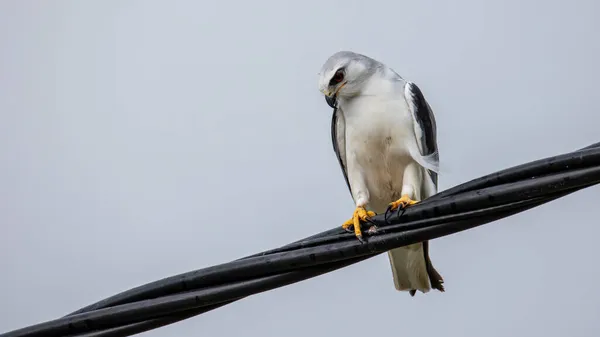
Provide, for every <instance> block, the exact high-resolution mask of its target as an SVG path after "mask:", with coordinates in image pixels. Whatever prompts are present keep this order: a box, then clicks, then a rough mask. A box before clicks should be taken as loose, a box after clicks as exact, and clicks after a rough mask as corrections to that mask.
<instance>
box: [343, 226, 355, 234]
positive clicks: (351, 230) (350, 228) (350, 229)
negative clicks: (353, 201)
mask: <svg viewBox="0 0 600 337" xmlns="http://www.w3.org/2000/svg"><path fill="white" fill-rule="evenodd" d="M344 230H345V231H346V232H348V233H354V226H350V227H348V228H344Z"/></svg>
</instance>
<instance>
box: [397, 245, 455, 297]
mask: <svg viewBox="0 0 600 337" xmlns="http://www.w3.org/2000/svg"><path fill="white" fill-rule="evenodd" d="M388 257H389V259H390V265H391V267H392V275H393V276H394V286H395V287H396V290H399V291H409V292H410V295H411V296H414V295H415V293H416V291H417V290H419V291H420V292H422V293H426V292H428V291H429V290H431V288H434V289H437V290H439V291H444V286H443V285H442V283H443V282H444V280H443V279H442V276H441V275H440V274H439V273H438V272H437V271H436V270H435V268H434V267H433V265H432V264H431V260H430V259H429V242H427V241H425V242H420V243H415V244H412V245H409V246H404V247H400V248H395V249H392V250H390V251H388Z"/></svg>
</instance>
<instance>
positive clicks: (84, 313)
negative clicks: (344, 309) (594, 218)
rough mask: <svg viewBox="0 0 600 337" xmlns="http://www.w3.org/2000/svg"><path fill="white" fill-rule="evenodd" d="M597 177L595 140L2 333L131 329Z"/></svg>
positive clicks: (502, 213) (520, 206)
mask: <svg viewBox="0 0 600 337" xmlns="http://www.w3.org/2000/svg"><path fill="white" fill-rule="evenodd" d="M599 182H600V143H597V144H594V145H591V146H589V147H587V148H584V149H581V150H578V151H574V152H572V153H568V154H565V155H561V156H556V157H552V158H547V159H543V160H538V161H535V162H532V163H528V164H524V165H519V166H517V167H514V168H510V169H507V170H503V171H500V172H497V173H494V174H490V175H487V176H485V177H482V178H479V179H475V180H473V181H470V182H468V183H465V184H461V185H459V186H456V187H454V188H451V189H449V190H446V191H442V192H440V193H438V194H436V195H434V196H432V197H430V198H428V199H426V200H424V201H422V202H420V203H418V204H416V205H413V206H411V207H409V208H407V209H406V210H405V211H404V212H403V213H402V214H401V215H398V214H393V215H391V216H388V221H389V224H387V223H386V222H385V220H384V215H383V214H380V215H378V216H376V217H374V218H373V221H374V222H375V223H376V224H377V226H378V231H377V233H376V234H375V235H372V236H369V235H367V236H366V238H365V239H366V241H367V242H366V243H364V244H361V243H360V242H358V241H357V240H356V238H355V237H354V235H353V234H352V233H347V232H345V231H344V230H342V229H341V227H339V226H338V227H336V228H334V229H331V230H328V231H325V232H322V233H320V234H317V235H313V236H311V237H308V238H305V239H303V240H300V241H297V242H294V243H291V244H289V245H286V246H284V247H281V248H278V249H273V250H270V251H266V252H262V253H259V254H255V255H251V256H248V257H245V258H242V259H239V260H235V261H232V262H229V263H225V264H221V265H217V266H212V267H208V268H204V269H201V270H196V271H192V272H189V273H185V274H180V275H176V276H173V277H169V278H166V279H163V280H159V281H156V282H152V283H149V284H146V285H143V286H140V287H137V288H134V289H131V290H128V291H125V292H122V293H120V294H117V295H115V296H112V297H109V298H107V299H105V300H102V301H100V302H97V303H94V304H92V305H90V306H87V307H85V308H82V309H80V310H78V311H76V312H74V313H71V314H69V315H67V316H65V317H62V318H59V319H56V320H53V321H49V322H45V323H41V324H37V325H33V326H30V327H27V328H23V329H19V330H15V331H12V332H9V333H6V334H3V335H0V336H2V337H24V336H28V337H32V336H44V337H46V336H94V337H100V336H102V337H108V336H129V335H132V334H135V333H139V332H142V331H147V330H150V329H153V328H156V327H159V326H164V325H166V324H171V323H173V322H176V321H180V320H182V319H186V318H189V317H192V316H195V315H198V314H201V313H203V312H207V311H210V310H213V309H216V308H218V307H221V306H223V305H225V304H229V303H231V302H234V301H236V300H238V299H241V298H244V297H247V296H250V295H253V294H256V293H259V292H263V291H267V290H270V289H274V288H277V287H281V286H284V285H288V284H292V283H295V282H298V281H301V280H304V279H307V278H311V277H315V276H318V275H321V274H323V273H327V272H330V271H333V270H336V269H339V268H343V267H345V266H348V265H350V264H353V263H357V262H359V261H362V260H365V259H368V258H370V257H373V256H375V255H377V254H380V253H383V252H386V251H388V250H390V249H392V248H396V247H400V246H405V245H408V244H412V243H416V242H421V241H424V240H430V239H434V238H437V237H440V236H444V235H449V234H452V233H456V232H459V231H463V230H466V229H469V228H473V227H476V226H480V225H482V224H485V223H488V222H491V221H495V220H497V219H500V218H503V217H507V216H510V215H512V214H516V213H519V212H522V211H524V210H527V209H530V208H532V207H536V206H538V205H541V204H543V203H546V202H548V201H551V200H554V199H556V198H560V197H562V196H565V195H567V194H570V193H573V192H575V191H577V190H579V189H582V188H585V187H588V186H592V185H595V184H597V183H599ZM365 234H366V233H365Z"/></svg>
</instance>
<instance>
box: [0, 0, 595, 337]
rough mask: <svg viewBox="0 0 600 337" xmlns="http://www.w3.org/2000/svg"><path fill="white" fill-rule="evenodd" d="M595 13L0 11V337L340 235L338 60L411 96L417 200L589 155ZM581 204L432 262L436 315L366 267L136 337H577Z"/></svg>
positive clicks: (568, 203)
mask: <svg viewBox="0 0 600 337" xmlns="http://www.w3.org/2000/svg"><path fill="white" fill-rule="evenodd" d="M599 7H600V5H599V4H598V2H597V1H593V0H589V1H575V0H573V1H568V2H561V1H553V0H546V1H542V0H537V1H524V0H520V1H516V0H510V1H506V0H504V1H500V0H492V1H476V0H471V1H468V0H462V1H461V0H459V1H456V2H442V1H430V0H421V1H405V0H401V1H392V0H389V1H369V2H367V1H363V2H358V1H348V0H346V1H334V0H331V1H308V0H306V1H295V2H293V3H289V2H284V1H275V0H271V1H247V2H242V1H237V2H235V3H232V2H225V1H223V2H217V1H214V2H209V1H172V0H170V1H167V0H163V1H116V0H114V1H39V0H38V1H20V0H12V1H9V0H4V1H1V2H0V50H1V52H0V160H1V165H0V226H1V230H2V231H1V234H0V273H1V276H2V277H0V333H1V332H7V331H8V330H12V329H17V328H21V327H25V326H28V325H31V324H36V323H39V322H42V321H46V320H50V319H55V318H58V317H60V316H62V315H65V314H67V313H69V312H71V311H73V310H76V309H78V308H80V307H82V306H85V305H87V304H90V303H92V302H95V301H97V300H100V299H102V298H105V297H107V296H110V295H113V294H115V293H117V292H120V291H123V290H126V289H129V288H131V287H135V286H138V285H141V284H144V283H147V282H151V281H154V280H157V279H161V278H163V277H167V276H171V275H175V274H178V273H182V272H187V271H191V270H194V269H199V268H203V267H208V266H211V265H214V264H219V263H224V262H229V261H231V260H233V259H237V258H240V257H243V256H246V255H249V254H252V253H255V252H259V251H263V250H266V249H269V248H274V247H278V246H281V245H284V244H286V243H289V242H291V241H295V240H298V239H300V238H303V237H306V236H309V235H312V234H314V233H317V232H320V231H323V230H326V229H330V228H332V227H335V226H339V225H341V223H342V222H343V221H345V220H346V219H347V218H348V217H349V216H350V215H351V213H352V211H353V204H352V200H351V197H350V195H349V193H348V190H347V188H346V185H345V182H344V178H343V176H342V173H341V171H340V168H339V166H338V163H337V159H336V158H335V155H334V153H333V150H332V146H331V139H330V133H329V132H330V120H331V119H330V118H331V109H330V108H329V107H328V106H327V104H326V103H325V100H324V99H323V96H322V95H321V94H320V93H319V92H318V89H317V72H318V71H319V69H320V67H321V65H322V64H323V62H325V60H326V59H327V57H329V56H330V55H331V54H332V53H334V52H336V51H339V50H352V51H356V52H359V53H363V54H366V55H369V56H371V57H374V58H376V59H378V60H381V61H382V62H384V63H386V64H388V65H389V66H391V67H392V68H393V69H395V70H396V71H397V72H398V73H399V74H401V75H402V76H403V77H405V78H407V79H409V80H411V81H414V82H415V83H417V84H418V85H419V86H420V87H421V89H422V90H423V92H424V94H425V96H426V97H427V99H428V100H429V102H430V104H431V106H432V108H433V109H434V112H435V114H436V119H437V125H438V141H439V148H440V156H441V162H442V164H441V165H442V167H443V170H444V171H443V172H442V174H441V176H440V180H439V183H440V189H447V188H449V187H452V186H454V185H456V184H459V183H461V182H464V181H467V180H470V179H473V178H476V177H479V176H481V175H484V174H487V173H491V172H494V171H497V170H501V169H504V168H507V167H509V166H513V165H516V164H520V163H523V162H528V161H532V160H535V159H539V158H543V157H547V156H552V155H556V154H561V153H565V152H569V151H572V150H575V149H578V148H580V147H583V146H586V145H589V144H591V143H594V142H597V141H600V132H599V131H598V130H599V129H598V126H599V125H600V111H599V110H598V105H599V104H600V95H599V94H598V84H597V78H598V77H599V76H600V65H599V62H598V60H599V59H600V39H599V38H598V31H599V29H600V23H599V21H598V20H597V13H598V10H599V9H600V8H599ZM599 195H600V187H592V188H589V189H586V190H583V191H580V192H577V193H575V194H573V195H570V196H568V197H565V198H562V199H559V200H557V201H554V202H552V203H550V204H546V205H544V206H542V207H539V208H536V209H533V210H531V211H528V212H526V213H522V214H518V215H515V216H513V217H511V218H508V219H504V220H500V221H497V222H494V223H492V224H489V225H487V226H483V227H480V228H477V229H474V230H471V231H467V232H462V233H459V234H456V235H452V236H449V237H444V238H440V239H437V240H434V241H432V243H431V258H432V260H433V262H434V264H435V266H436V268H437V269H438V271H439V272H440V273H441V274H442V275H443V276H444V278H445V281H446V283H445V286H446V292H445V293H439V292H430V293H428V294H426V295H423V294H421V293H418V294H417V295H416V296H415V297H414V298H411V297H410V296H409V295H408V293H406V292H397V291H396V290H395V289H394V285H393V281H392V275H391V271H390V266H389V262H388V259H387V256H386V255H380V256H378V257H376V258H373V259H370V260H367V261H365V262H362V263H359V264H356V265H353V266H351V267H348V268H345V269H342V270H338V271H335V272H333V273H330V274H327V275H323V276H320V277H317V278H314V279H311V280H308V281H305V282H301V283H297V284H294V285H291V286H288V287H284V288H280V289H277V290H274V291H271V292H267V293H263V294H259V295H256V296H253V297H250V298H246V299H244V300H242V301H239V302H236V303H233V304H231V305H227V306H225V307H222V308H220V309H217V310H215V311H212V312H209V313H207V314H204V315H201V316H198V317H195V318H192V319H189V320H186V321H183V322H180V323H177V324H173V325H170V326H167V327H163V328H160V329H157V330H153V331H150V332H147V333H145V334H144V336H164V337H170V336H173V337H179V336H245V335H247V334H248V333H249V332H251V333H252V334H256V335H259V336H273V337H275V336H289V337H296V336H307V335H309V336H348V337H350V336H365V334H369V335H373V336H379V337H387V336H390V337H392V336H394V337H396V336H469V337H470V336H473V337H481V336H486V337H488V336H489V337H492V336H498V337H505V336H548V337H564V336H570V337H575V336H597V335H598V332H599V331H600V320H598V317H599V314H600V289H599V287H598V285H597V281H598V279H600V271H599V270H598V268H597V265H598V256H599V254H600V246H598V245H597V244H596V242H597V240H598V236H599V235H600V229H598V228H599V227H598V226H599V223H598V221H597V218H598V206H597V202H598V200H599V197H598V196H599ZM225 214H231V215H233V217H227V216H224V215H225ZM289 214H295V215H296V217H295V218H293V219H289V218H288V215H289ZM244 217H245V219H246V221H229V220H228V219H231V218H235V219H242V218H244ZM284 217H285V222H284V221H281V219H282V218H284ZM231 238H237V239H239V241H238V243H237V244H236V245H235V246H228V247H226V248H225V247H224V244H225V243H226V242H229V241H230V240H231ZM358 285H362V286H365V285H368V287H366V288H365V289H366V290H368V291H365V292H362V293H356V292H355V291H354V290H355V289H356V287H357V286H358ZM349 308H361V309H360V310H361V311H362V312H363V313H366V314H371V315H372V316H373V320H374V323H373V324H365V325H357V324H356V320H355V319H354V316H353V315H354V314H353V313H352V312H350V311H349Z"/></svg>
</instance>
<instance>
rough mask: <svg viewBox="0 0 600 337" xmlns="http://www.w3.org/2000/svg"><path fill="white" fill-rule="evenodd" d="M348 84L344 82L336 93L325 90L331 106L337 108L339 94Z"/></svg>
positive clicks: (327, 100) (326, 98) (326, 99)
mask: <svg viewBox="0 0 600 337" xmlns="http://www.w3.org/2000/svg"><path fill="white" fill-rule="evenodd" d="M345 85H346V82H344V83H342V85H340V86H339V87H338V88H337V90H336V91H335V92H334V93H330V92H329V91H325V101H326V102H327V104H329V106H330V107H332V108H334V109H335V108H336V105H337V95H338V92H339V91H340V89H342V87H343V86H345Z"/></svg>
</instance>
